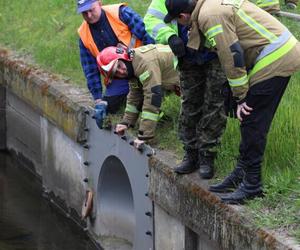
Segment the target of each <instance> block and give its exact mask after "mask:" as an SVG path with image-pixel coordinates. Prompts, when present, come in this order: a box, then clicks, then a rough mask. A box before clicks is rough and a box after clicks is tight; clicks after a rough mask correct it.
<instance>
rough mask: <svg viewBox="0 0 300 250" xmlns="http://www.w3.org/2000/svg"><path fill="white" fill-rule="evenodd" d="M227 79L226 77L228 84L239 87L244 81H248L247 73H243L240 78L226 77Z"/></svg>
mask: <svg viewBox="0 0 300 250" xmlns="http://www.w3.org/2000/svg"><path fill="white" fill-rule="evenodd" d="M227 79H228V82H229V85H230V86H231V87H239V86H242V85H245V84H246V83H248V76H247V74H245V75H244V76H242V77H240V78H235V79H230V78H227Z"/></svg>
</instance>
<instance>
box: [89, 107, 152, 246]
mask: <svg viewBox="0 0 300 250" xmlns="http://www.w3.org/2000/svg"><path fill="white" fill-rule="evenodd" d="M92 113H93V111H87V112H86V115H87V128H86V129H85V131H86V133H87V142H86V145H84V147H85V149H86V150H85V152H84V158H85V161H84V165H85V171H86V179H85V182H86V188H87V190H91V191H92V192H93V194H94V198H93V210H92V213H91V216H90V219H88V227H89V231H91V232H92V233H94V234H95V236H96V238H97V237H98V238H103V237H110V238H119V239H123V240H126V241H127V242H129V243H130V245H132V248H133V249H136V250H142V249H153V238H154V230H153V203H152V201H151V200H150V199H149V197H148V183H149V167H148V161H149V156H150V155H151V152H152V149H151V148H149V147H148V146H145V147H144V150H141V151H139V150H137V149H136V148H134V147H133V146H132V145H131V146H130V144H132V143H131V141H130V138H129V137H128V136H122V137H120V136H118V135H114V133H113V131H111V130H104V129H103V130H100V129H99V128H98V127H97V125H96V122H95V120H94V119H93V118H92ZM137 163H138V164H137Z"/></svg>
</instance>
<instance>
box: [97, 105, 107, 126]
mask: <svg viewBox="0 0 300 250" xmlns="http://www.w3.org/2000/svg"><path fill="white" fill-rule="evenodd" d="M106 115H107V102H106V101H101V102H99V103H97V104H96V105H95V113H94V119H95V120H96V124H97V126H98V128H100V129H102V128H103V121H104V118H105V117H106Z"/></svg>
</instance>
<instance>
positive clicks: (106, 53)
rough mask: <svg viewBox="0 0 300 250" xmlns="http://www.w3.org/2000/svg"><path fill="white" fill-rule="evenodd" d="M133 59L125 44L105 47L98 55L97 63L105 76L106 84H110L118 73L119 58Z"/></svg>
mask: <svg viewBox="0 0 300 250" xmlns="http://www.w3.org/2000/svg"><path fill="white" fill-rule="evenodd" d="M120 59H121V60H125V61H131V59H130V56H129V54H128V52H127V48H126V47H125V46H117V47H114V46H110V47H107V48H105V49H103V50H102V51H101V52H100V53H99V54H98V56H97V64H98V67H99V69H100V72H101V74H102V75H103V76H104V84H105V85H108V84H109V83H110V82H111V81H112V79H113V77H114V74H115V73H116V70H117V66H118V60H120Z"/></svg>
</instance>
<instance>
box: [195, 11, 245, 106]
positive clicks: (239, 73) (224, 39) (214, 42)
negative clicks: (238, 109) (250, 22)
mask: <svg viewBox="0 0 300 250" xmlns="http://www.w3.org/2000/svg"><path fill="white" fill-rule="evenodd" d="M201 19H202V20H201V23H200V22H199V24H200V25H201V26H200V29H201V31H202V32H203V34H204V35H205V37H206V39H207V42H208V44H209V45H210V47H211V48H212V49H214V50H215V51H216V52H217V54H218V57H219V60H220V62H221V65H222V68H223V69H224V71H225V74H226V77H227V80H228V82H229V85H230V87H231V89H232V92H233V96H234V97H235V98H237V99H238V100H239V101H242V100H243V99H244V98H245V97H246V94H247V92H248V88H249V84H248V75H247V70H246V66H245V58H244V51H243V48H242V47H241V44H240V42H239V39H238V37H237V35H236V32H235V25H234V23H231V21H232V19H231V18H226V15H225V14H224V16H206V17H203V18H201Z"/></svg>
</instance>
